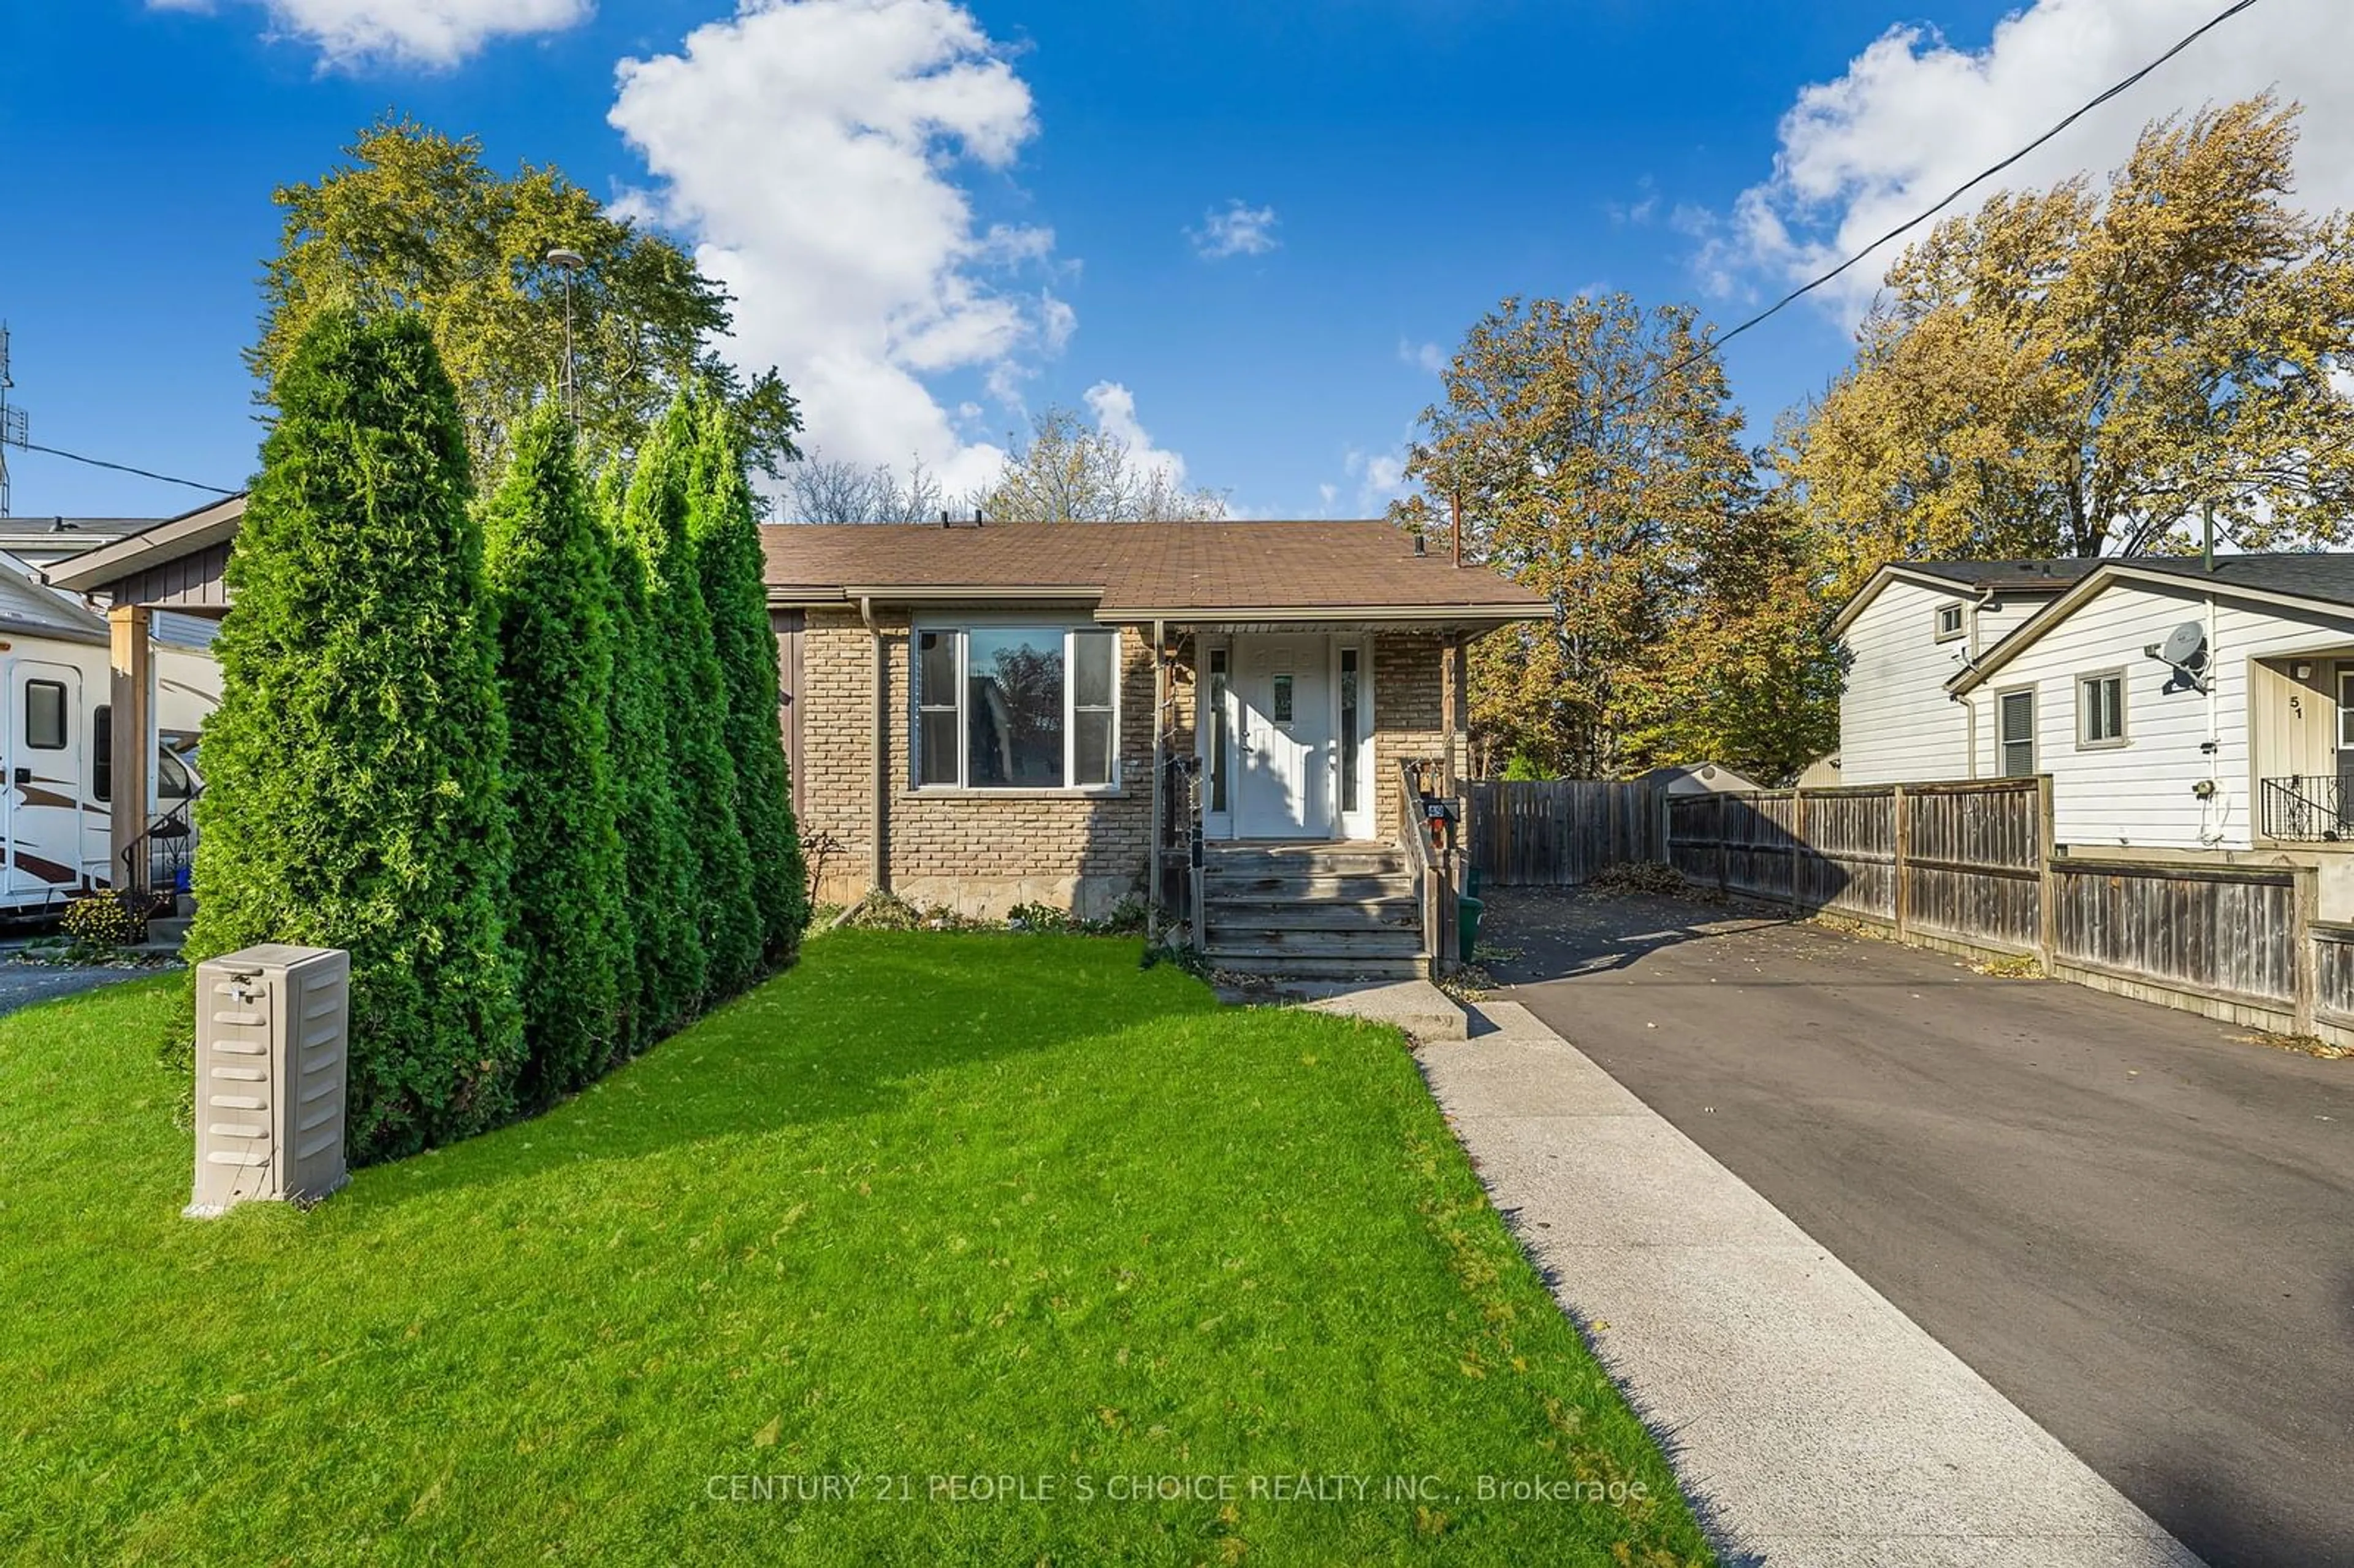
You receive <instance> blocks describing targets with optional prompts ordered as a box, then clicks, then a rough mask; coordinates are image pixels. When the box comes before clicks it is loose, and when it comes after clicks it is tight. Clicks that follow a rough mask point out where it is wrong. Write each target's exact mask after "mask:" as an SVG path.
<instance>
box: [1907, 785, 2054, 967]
mask: <svg viewBox="0 0 2354 1568" xmlns="http://www.w3.org/2000/svg"><path fill="white" fill-rule="evenodd" d="M1903 816H1904V857H1903V865H1904V872H1903V902H1904V924H1905V927H1906V928H1907V929H1908V930H1913V931H1921V932H1934V933H1938V934H1941V935H1944V936H1946V937H1951V938H1956V939H1958V940H1961V941H1965V942H1969V943H1973V944H1975V945H1977V946H1979V947H1984V948H2000V949H2002V950H2004V951H2007V952H2014V953H2032V952H2036V951H2037V950H2038V949H2039V948H2040V947H2041V942H2042V927H2043V902H2042V881H2043V874H2042V865H2041V862H2042V856H2043V842H2042V841H2043V837H2044V834H2043V831H2042V821H2041V791H2040V790H2039V789H2038V788H2037V784H2036V781H2035V780H2034V779H2000V780H1988V781H1987V782H1985V783H1977V784H1967V785H1924V786H1920V787H1918V788H1910V787H1908V788H1907V789H1906V790H1905V792H1904V812H1903Z"/></svg>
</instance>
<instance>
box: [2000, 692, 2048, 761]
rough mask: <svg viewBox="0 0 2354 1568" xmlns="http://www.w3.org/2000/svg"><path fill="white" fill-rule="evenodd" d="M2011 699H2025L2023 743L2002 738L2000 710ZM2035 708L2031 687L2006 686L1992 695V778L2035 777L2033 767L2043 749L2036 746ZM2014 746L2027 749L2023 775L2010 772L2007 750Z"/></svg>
mask: <svg viewBox="0 0 2354 1568" xmlns="http://www.w3.org/2000/svg"><path fill="white" fill-rule="evenodd" d="M2013 697H2025V698H2026V699H2027V739H2026V740H2025V741H2024V742H2018V741H2007V740H2005V739H2003V737H2002V710H2003V708H2004V706H2005V705H2007V704H2008V703H2009V701H2010V699H2011V698H2013ZM2035 707H2036V703H2035V688H2034V687H2033V686H2007V687H2005V688H2004V689H2003V690H2001V691H1999V692H1997V693H1996V694H1994V776H1995V777H1996V778H1998V779H2032V778H2034V777H2035V771H2036V768H2035V765H2036V763H2037V762H2038V761H2039V760H2041V758H2040V756H2039V753H2041V750H2042V749H2043V748H2042V747H2041V745H2040V744H2038V738H2037V736H2036V733H2035V722H2036V714H2035ZM2015 745H2024V746H2025V747H2027V770H2026V771H2025V772H2024V773H2013V772H2012V771H2011V770H2010V758H2009V747H2012V746H2015Z"/></svg>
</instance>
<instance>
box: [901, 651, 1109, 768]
mask: <svg viewBox="0 0 2354 1568" xmlns="http://www.w3.org/2000/svg"><path fill="white" fill-rule="evenodd" d="M915 738H916V781H917V783H918V784H927V785H935V786H947V787H951V788H960V789H1068V788H1078V789H1102V788H1106V787H1108V786H1109V785H1111V784H1113V783H1114V782H1116V781H1117V777H1118V774H1117V768H1118V764H1119V633H1118V632H1116V631H1105V630H1095V629H1093V628H1088V629H1086V630H1078V629H1073V628H1064V627H1051V626H1046V627H1042V626H973V627H965V628H961V629H958V630H920V631H918V632H917V634H916V737H915Z"/></svg>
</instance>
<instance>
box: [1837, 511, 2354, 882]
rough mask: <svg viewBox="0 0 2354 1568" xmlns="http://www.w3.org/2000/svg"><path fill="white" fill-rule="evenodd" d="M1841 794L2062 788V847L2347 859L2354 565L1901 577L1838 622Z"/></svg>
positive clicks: (2353, 744)
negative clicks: (1996, 786) (1879, 788)
mask: <svg viewBox="0 0 2354 1568" xmlns="http://www.w3.org/2000/svg"><path fill="white" fill-rule="evenodd" d="M1836 626H1837V629H1838V630H1839V633H1840V638H1841V641H1842V644H1843V646H1844V649H1845V652H1846V654H1847V657H1848V660H1849V667H1848V671H1847V680H1846V687H1845V691H1844V693H1843V695H1842V697H1841V701H1840V782H1841V783H1843V784H1850V785H1855V784H1877V783H1891V782H1929V781H1935V780H1946V779H1991V778H2005V777H2009V778H2020V777H2029V776H2033V775H2037V774H2045V775H2049V776H2050V778H2051V779H2052V828H2053V838H2054V840H2055V842H2057V843H2059V844H2062V845H2074V846H2081V847H2084V848H2092V847H2094V846H2102V847H2108V848H2129V849H2135V848H2137V849H2168V850H2211V851H2214V850H2221V851H2229V850H2247V849H2264V848H2277V847H2285V846H2298V847H2309V846H2312V845H2316V844H2327V843H2334V842H2354V555H2323V554H2296V555H2251V556H2219V557H2217V558H2216V559H2215V561H2214V563H2213V565H2212V567H2211V568H2210V567H2206V566H2204V565H2202V563H2201V562H2200V561H2199V560H2197V559H2195V558H2185V557H2176V556H2166V557H2146V556H2134V557H2118V558H2109V559H2102V560H2093V561H2082V560H2072V561H2049V562H2045V561H2026V562H2021V561H2009V562H1970V563H1956V562H1927V563H1921V562H1908V563H1903V564H1899V565H1895V566H1891V567H1883V568H1882V570H1881V571H1880V572H1879V573H1878V574H1876V575H1875V576H1874V577H1872V581H1871V582H1869V583H1867V584H1866V585H1865V586H1864V588H1862V589H1861V591H1859V592H1858V593H1857V595H1856V596H1855V598H1854V599H1852V600H1850V603H1849V604H1848V605H1847V606H1846V608H1845V609H1843V610H1842V611H1841V613H1840V617H1839V619H1838V620H1837V622H1836Z"/></svg>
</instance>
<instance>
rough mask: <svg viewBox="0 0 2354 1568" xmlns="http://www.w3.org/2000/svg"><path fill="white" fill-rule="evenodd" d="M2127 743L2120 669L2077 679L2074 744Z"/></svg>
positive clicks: (2113, 744)
mask: <svg viewBox="0 0 2354 1568" xmlns="http://www.w3.org/2000/svg"><path fill="white" fill-rule="evenodd" d="M2125 743H2126V676H2125V672H2124V671H2122V670H2104V671H2101V672H2100V673H2097V674H2093V675H2084V676H2081V677H2079V678H2078V680H2077V682H2076V744H2077V745H2078V746H2086V747H2091V746H2123V745H2124V744H2125Z"/></svg>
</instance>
